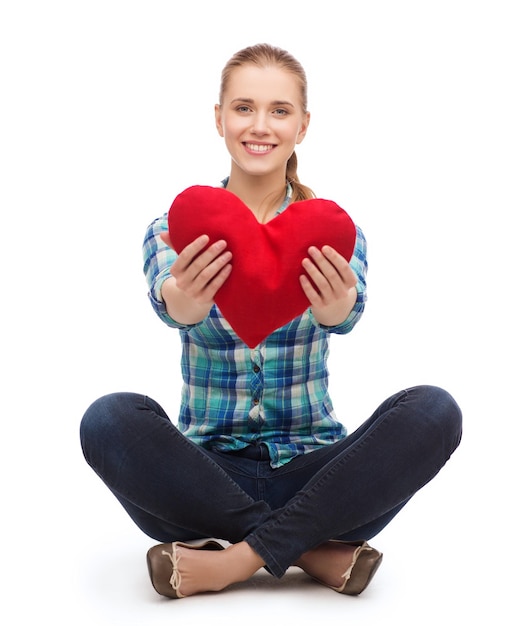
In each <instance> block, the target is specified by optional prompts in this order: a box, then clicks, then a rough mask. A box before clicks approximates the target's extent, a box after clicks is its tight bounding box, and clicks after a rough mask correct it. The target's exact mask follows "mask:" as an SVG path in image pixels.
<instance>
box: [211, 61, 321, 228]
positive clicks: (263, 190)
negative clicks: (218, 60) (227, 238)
mask: <svg viewBox="0 0 521 626" xmlns="http://www.w3.org/2000/svg"><path fill="white" fill-rule="evenodd" d="M246 94H247V95H246ZM215 121H216V126H217V130H218V132H219V134H220V135H221V137H224V141H225V143H226V147H227V149H228V152H229V153H230V156H231V158H232V165H231V172H230V177H229V180H228V184H227V189H228V190H229V191H231V192H232V193H234V194H235V195H237V196H239V197H245V198H246V203H247V204H248V205H249V206H250V208H251V210H252V211H253V212H254V213H255V215H256V217H257V219H258V220H259V221H260V222H263V223H265V222H267V221H268V220H269V219H271V218H272V217H273V216H274V215H275V212H276V210H277V208H278V207H279V205H280V202H281V200H282V199H283V197H282V198H281V190H282V191H283V193H285V185H286V179H287V172H286V167H287V163H288V161H289V159H290V157H291V156H292V154H293V153H294V149H295V145H296V144H299V143H300V142H301V141H302V140H303V139H304V137H305V136H306V131H307V128H308V125H309V113H308V112H307V111H306V105H305V102H304V101H303V99H302V88H301V86H300V81H299V80H298V78H297V77H295V75H294V74H291V73H289V72H288V71H287V70H286V69H283V68H281V67H279V66H277V65H268V66H267V67H258V66H256V65H251V64H248V65H244V66H241V67H238V68H236V69H235V70H234V72H233V73H232V74H231V75H229V76H228V78H227V81H226V83H225V85H224V86H223V89H222V91H221V102H220V103H219V104H218V105H216V106H215ZM252 179H253V181H255V182H258V183H260V184H255V182H254V184H253V185H252ZM267 198H269V200H268V201H267V200H266V199H267Z"/></svg>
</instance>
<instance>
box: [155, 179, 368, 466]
mask: <svg viewBox="0 0 521 626" xmlns="http://www.w3.org/2000/svg"><path fill="white" fill-rule="evenodd" d="M223 185H224V186H226V180H225V181H223ZM291 192H292V190H291V187H290V186H289V185H288V190H287V195H286V199H285V200H284V203H283V204H282V206H281V207H280V209H279V210H278V212H277V214H279V213H281V212H282V211H283V210H284V209H285V208H286V207H287V206H288V204H289V202H290V198H291ZM167 216H168V214H167V213H165V214H164V215H163V216H162V217H159V218H157V219H156V220H154V221H153V222H152V224H150V226H149V227H148V229H147V232H146V236H145V240H144V243H143V258H144V272H145V276H146V279H147V282H148V286H149V294H148V295H149V299H150V302H151V304H152V307H153V308H154V310H155V312H156V313H157V315H158V316H159V317H160V319H161V320H162V321H163V322H165V323H166V324H167V325H168V326H171V327H172V328H176V329H178V330H179V332H180V336H181V341H182V360H181V369H182V375H183V388H182V396H181V408H180V414H179V421H178V426H179V428H180V430H181V431H182V432H183V433H184V434H185V435H186V436H187V437H189V438H190V439H191V440H193V441H194V442H195V443H197V444H199V445H201V446H203V447H205V448H208V449H211V448H216V449H218V450H224V451H226V450H238V449H240V448H243V447H245V446H247V445H248V444H255V443H260V442H262V443H264V444H265V445H266V446H267V447H268V449H269V453H270V459H271V465H272V466H273V467H279V466H281V465H283V464H284V463H287V462H288V461H290V460H291V459H292V458H294V457H295V456H297V455H299V454H304V453H306V452H310V451H312V450H315V449H316V448H317V447H318V446H322V445H325V444H330V443H333V442H335V441H338V440H339V439H341V438H342V437H345V435H346V434H347V433H346V429H345V427H344V426H343V425H342V424H341V423H340V422H339V421H338V420H337V419H336V416H335V413H334V410H333V405H332V403H331V398H330V396H329V393H328V370H327V357H328V354H329V334H330V333H338V334H346V333H348V332H350V331H351V330H352V329H353V327H354V326H355V324H356V323H357V321H358V320H359V319H360V317H361V315H362V312H363V310H364V305H365V301H366V283H365V276H366V272H367V261H366V241H365V237H364V235H363V233H362V231H361V230H360V229H359V228H358V227H357V239H356V244H355V250H354V253H353V257H352V259H351V261H350V265H351V268H352V269H353V271H354V272H355V274H356V275H357V277H358V284H357V292H358V296H357V300H356V303H355V306H354V308H353V310H352V311H351V313H350V314H349V317H348V318H347V319H346V320H345V321H344V322H343V323H342V324H339V325H338V326H334V327H324V326H321V325H320V324H318V322H317V321H316V320H315V319H314V318H313V315H312V313H311V310H310V309H308V310H307V311H306V312H305V313H304V314H302V315H301V316H299V317H297V318H296V319H294V320H293V321H291V322H290V323H289V324H286V325H285V326H283V327H282V328H280V329H278V330H276V331H275V332H273V333H272V334H271V335H269V336H268V337H267V338H266V339H265V340H264V341H263V342H262V343H261V344H260V345H258V346H257V347H256V348H254V349H250V348H248V346H246V345H245V344H244V343H243V342H242V341H241V340H240V339H239V338H238V337H237V335H236V334H235V333H234V331H233V330H232V328H231V326H230V325H229V324H228V322H227V321H226V320H225V319H224V318H223V316H222V314H221V312H220V311H219V308H218V307H217V306H215V305H214V306H213V307H212V309H211V311H210V313H209V315H208V317H207V318H206V319H205V320H204V321H202V322H200V323H198V324H194V325H191V326H186V325H182V324H178V323H177V322H176V321H175V320H173V319H172V318H171V317H170V316H169V315H168V313H167V312H166V307H165V304H164V303H163V301H162V298H161V286H162V284H163V282H164V280H166V279H167V278H168V277H170V276H171V274H170V266H171V265H172V263H173V262H174V260H175V258H176V254H175V252H174V251H173V250H171V249H170V248H168V247H167V246H166V245H165V244H164V243H163V241H162V240H161V239H160V237H159V233H160V232H162V231H166V230H167V229H168V222H167Z"/></svg>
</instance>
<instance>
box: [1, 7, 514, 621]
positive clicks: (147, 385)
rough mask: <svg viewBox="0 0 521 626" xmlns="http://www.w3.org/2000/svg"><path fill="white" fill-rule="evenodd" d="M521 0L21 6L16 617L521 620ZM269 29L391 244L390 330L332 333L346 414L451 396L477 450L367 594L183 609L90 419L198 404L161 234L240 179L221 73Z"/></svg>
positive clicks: (10, 386)
mask: <svg viewBox="0 0 521 626" xmlns="http://www.w3.org/2000/svg"><path fill="white" fill-rule="evenodd" d="M517 8H518V3H517V2H514V1H512V2H507V1H502V0H495V1H493V2H492V1H480V0H475V1H473V2H471V1H464V0H452V1H446V0H438V1H437V2H430V1H426V2H422V1H420V0H416V1H412V0H411V1H405V0H399V1H396V2H393V1H371V0H369V1H366V2H351V1H347V2H342V3H341V2H338V3H334V2H316V1H311V2H307V1H305V0H299V1H297V2H291V1H286V2H280V1H279V2H273V1H271V0H264V1H263V2H256V3H240V2H228V1H224V0H223V1H221V2H210V1H207V2H190V3H188V2H173V1H172V2H166V1H156V0H148V1H147V2H144V1H141V2H136V1H132V0H127V1H126V2H123V1H117V0H105V1H103V2H101V1H98V0H91V1H90V2H74V1H72V0H70V1H68V2H66V1H62V2H59V1H57V0H54V1H53V0H50V1H48V2H36V1H32V2H31V1H23V0H19V1H16V2H15V1H12V2H4V3H2V5H1V9H0V59H1V61H0V63H1V75H0V79H1V83H0V84H1V90H2V95H1V99H0V107H1V116H0V125H1V136H0V158H1V163H0V165H1V169H0V176H1V187H0V194H1V198H0V202H1V218H0V219H1V223H2V231H1V236H2V246H1V249H0V254H1V265H0V267H1V271H2V277H1V278H2V292H3V300H2V302H3V304H2V324H1V331H0V332H1V346H2V348H1V354H2V388H3V394H2V400H3V401H2V418H3V419H2V424H3V428H2V432H3V434H2V436H1V438H0V442H1V443H0V463H1V466H0V469H1V477H2V495H1V501H2V511H3V512H2V515H1V520H2V521H1V523H2V533H1V542H2V545H1V546H0V548H1V549H0V562H1V564H2V572H3V584H2V589H3V591H2V596H3V600H2V602H1V603H0V614H3V613H5V615H10V617H9V619H8V621H7V622H5V621H4V620H3V621H4V623H9V624H18V623H20V624H22V623H23V624H28V623H31V621H38V622H40V621H41V620H42V619H43V618H50V619H63V620H69V621H70V623H74V624H87V623H89V624H90V623H95V624H118V625H119V624H125V625H127V624H147V625H148V624H163V623H164V624H171V623H182V624H192V623H194V624H195V623H200V622H201V621H202V622H204V621H206V620H212V621H213V622H214V623H225V622H226V623H232V624H233V623H242V622H243V621H245V620H247V621H248V622H250V623H255V624H257V623H258V624H264V623H266V622H267V621H268V620H269V621H273V620H281V619H286V618H285V617H284V615H285V612H288V616H289V615H290V613H291V615H292V616H294V617H292V619H293V618H296V619H299V618H302V619H303V618H309V619H313V620H315V619H316V620H318V619H328V618H329V619H338V618H341V619H342V620H343V621H344V620H347V621H350V620H351V619H353V620H356V622H357V623H358V624H376V623H378V622H382V621H384V620H385V622H387V623H389V622H390V623H398V622H400V623H402V624H418V623H422V624H438V623H440V622H442V621H443V623H446V624H453V623H459V622H462V621H463V620H464V623H472V622H473V621H475V619H476V618H478V617H479V618H481V619H483V620H484V623H485V622H486V623H488V622H491V621H494V622H496V623H498V624H501V625H506V624H518V623H519V619H520V610H519V608H518V602H517V597H516V594H517V589H518V586H519V585H518V583H519V571H518V560H519V556H520V551H519V547H518V532H519V514H518V512H517V511H518V505H519V476H520V469H519V453H518V449H519V446H518V437H519V418H520V410H519V405H518V402H517V400H518V388H519V349H520V344H519V297H518V288H519V280H518V274H519V269H520V262H519V248H518V239H519V235H518V213H519V209H520V208H521V202H520V200H521V194H520V184H519V183H520V171H521V169H520V166H521V157H520V145H521V132H520V131H521V127H520V115H519V111H521V93H520V69H521V68H520V58H521V45H520V37H519V33H520V28H521V21H520V19H519V15H518V11H517ZM263 41H267V42H269V43H272V44H275V45H279V46H281V47H283V48H286V49H288V50H289V51H290V52H292V53H293V54H294V55H295V56H296V57H297V58H298V59H299V60H300V61H301V62H302V64H303V65H304V67H305V69H306V70H307V74H308V79H309V108H310V110H311V119H312V122H311V126H310V130H309V132H308V136H307V138H306V140H305V141H304V143H303V144H302V145H301V146H299V149H298V156H299V162H300V166H299V174H300V178H301V180H302V181H303V182H305V183H306V184H308V185H309V186H311V187H312V188H313V189H314V190H315V192H316V193H317V194H318V195H319V196H321V197H325V198H330V199H334V200H335V201H337V202H338V203H339V204H341V205H342V206H343V207H344V208H346V209H347V210H348V212H349V213H350V214H351V216H352V217H353V218H354V219H355V221H356V222H357V223H359V224H360V226H362V228H363V229H364V231H365V234H366V236H367V238H368V241H369V254H370V255H369V262H370V273H369V298H370V299H369V302H368V305H367V309H366V314H365V317H364V319H363V320H362V322H361V323H360V324H359V326H358V327H357V329H356V331H355V332H354V333H352V335H350V336H348V337H343V338H337V337H335V338H334V339H333V341H332V355H331V359H330V364H331V388H332V394H333V399H334V401H335V405H336V409H337V413H338V414H339V416H340V417H341V418H342V419H343V421H344V422H345V423H346V425H347V426H348V428H349V429H350V430H352V429H353V428H354V427H356V426H357V425H358V423H360V422H361V421H362V420H363V419H364V418H365V417H367V416H368V414H369V413H370V412H372V410H373V409H374V408H375V407H376V406H377V404H378V403H379V402H380V401H381V400H383V399H384V398H385V397H386V396H388V395H389V394H391V393H393V392H394V391H396V390H398V389H399V388H400V387H403V386H410V385H414V384H417V383H424V382H425V383H432V384H437V385H441V386H444V387H446V388H447V389H448V390H449V391H450V392H451V393H452V394H453V395H454V396H455V397H456V399H457V400H458V401H459V403H460V405H461V407H462V409H463V413H464V420H465V422H464V439H463V443H462V445H461V447H460V448H459V449H458V451H457V452H456V454H455V455H454V457H453V459H452V460H451V461H450V462H449V464H448V465H447V467H446V468H444V470H443V471H442V472H441V473H440V475H439V476H438V477H437V478H436V480H435V481H433V482H432V483H431V484H429V485H428V486H427V487H426V488H425V489H424V490H423V491H422V492H420V493H419V494H418V495H417V496H416V498H415V499H414V500H413V501H412V502H411V503H410V504H409V505H408V507H406V509H404V511H403V512H402V513H401V514H400V516H399V517H398V518H397V519H396V520H395V521H394V522H393V524H392V525H390V526H389V527H388V528H387V529H385V530H384V531H383V532H382V533H381V535H380V536H379V537H378V538H376V539H375V540H373V544H374V545H375V546H376V547H379V548H381V549H383V550H384V552H385V553H386V557H385V561H384V565H383V566H382V568H381V570H380V572H379V573H378V575H377V577H376V578H375V581H374V582H373V584H372V586H371V588H370V589H369V590H368V591H367V592H366V594H365V595H364V596H361V597H360V598H359V599H356V600H354V599H350V598H346V597H343V596H339V595H338V594H334V593H333V592H331V591H329V590H327V589H324V588H318V587H317V586H316V585H312V584H309V583H308V581H307V580H304V579H302V578H301V577H299V576H296V578H295V577H293V578H292V576H288V578H287V581H286V582H284V581H282V583H275V582H273V581H268V580H266V579H265V577H263V576H262V574H261V575H260V576H259V579H258V580H259V582H255V581H252V582H251V583H250V584H249V585H245V586H243V587H241V588H239V589H237V590H235V591H229V592H227V593H225V594H219V595H218V596H215V595H206V596H204V597H203V596H201V597H199V598H191V599H187V600H183V601H182V602H175V603H172V602H162V601H161V599H160V598H159V597H158V596H156V595H155V593H154V592H153V590H152V588H151V587H150V585H149V582H148V579H147V574H146V569H145V562H144V554H145V551H146V549H147V548H148V547H149V546H150V545H152V543H153V542H151V541H150V540H149V539H148V538H146V537H143V536H142V535H141V534H140V532H139V531H138V530H137V529H136V528H135V527H134V526H133V524H132V523H131V522H130V520H129V519H128V518H127V517H126V515H125V514H124V512H123V511H122V510H121V507H120V506H119V504H118V503H117V502H116V501H115V499H114V498H113V497H112V496H111V494H110V493H109V492H108V490H107V489H106V488H105V487H104V486H103V485H102V483H101V482H100V481H99V479H98V478H97V477H96V476H95V475H94V473H93V472H92V471H91V470H90V469H89V468H88V467H87V465H86V464H85V462H84V461H83V457H82V455H81V450H80V446H79V440H78V426H79V421H80V419H81V416H82V414H83V412H84V410H85V409H86V407H87V406H88V404H89V403H90V402H91V401H92V400H94V399H95V398H96V397H98V396H99V395H101V394H103V393H107V392H111V391H119V390H130V391H138V392H142V393H146V394H148V395H151V396H152V397H154V398H156V399H157V400H158V401H159V402H160V403H162V404H163V406H164V407H165V408H166V409H167V410H168V411H169V413H170V414H171V415H172V416H173V417H174V418H175V415H176V412H177V406H178V397H179V396H178V394H179V383H180V380H179V341H178V337H177V334H176V333H175V331H171V330H168V329H167V328H166V327H163V326H162V325H161V323H160V322H159V320H158V319H157V318H156V317H155V316H154V314H153V312H152V309H151V308H150V306H149V304H148V301H147V298H146V285H145V281H144V277H143V275H142V270H141V241H142V237H143V234H144V230H145V228H146V226H147V224H148V223H149V222H150V221H152V219H154V218H155V217H156V216H158V215H160V214H162V213H163V212H164V211H166V210H167V209H168V208H169V206H170V203H171V201H172V200H173V198H174V197H175V195H177V193H179V192H180V191H182V190H183V189H184V188H186V187H187V186H189V185H192V184H217V183H218V182H219V180H220V179H221V178H223V177H224V176H225V175H226V174H227V173H228V167H229V159H228V155H227V153H226V151H225V147H224V144H223V143H222V139H221V138H220V137H218V135H217V132H216V131H215V129H214V120H213V105H214V103H215V102H216V99H217V93H218V89H219V76H220V71H221V69H222V66H223V65H224V64H225V62H226V61H227V59H228V58H229V57H230V56H231V55H232V54H233V53H234V52H235V51H236V50H238V49H240V48H242V47H244V46H246V45H250V44H253V43H258V42H263ZM263 584H265V585H266V589H258V588H257V586H261V587H262V585H263ZM281 590H284V591H285V593H280V591H281ZM304 592H305V593H304ZM2 619H3V618H2Z"/></svg>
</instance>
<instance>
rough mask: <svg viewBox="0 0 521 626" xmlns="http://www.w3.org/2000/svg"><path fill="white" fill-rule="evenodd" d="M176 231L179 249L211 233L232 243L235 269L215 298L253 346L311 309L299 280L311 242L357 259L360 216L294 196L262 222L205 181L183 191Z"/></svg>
mask: <svg viewBox="0 0 521 626" xmlns="http://www.w3.org/2000/svg"><path fill="white" fill-rule="evenodd" d="M168 229H169V233H170V239H171V241H172V244H173V246H174V249H175V250H176V251H177V252H180V251H181V250H182V249H183V248H184V247H185V246H186V245H187V244H189V243H190V242H192V241H193V240H194V239H196V238H197V237H199V236H200V235H203V234H206V235H208V236H209V237H210V242H212V243H213V242H215V241H217V240H218V239H224V240H226V241H227V243H228V249H229V250H230V251H231V252H232V254H233V258H232V264H233V269H232V272H231V274H230V276H229V277H228V279H227V280H226V282H225V283H224V285H223V286H222V287H221V288H220V289H219V291H218V293H217V294H216V296H215V302H216V304H217V305H218V307H219V308H220V310H221V312H222V314H223V316H224V317H225V318H226V319H227V320H228V322H229V324H230V325H231V327H232V328H233V329H234V330H235V332H236V333H237V335H238V336H239V337H240V338H241V339H242V340H243V341H244V343H246V345H248V346H249V347H250V348H254V347H255V346H257V345H258V344H259V343H260V342H261V341H262V340H263V339H265V338H266V337H267V336H268V335H269V334H270V333H272V332H273V331H274V330H276V329H277V328H280V327H281V326H284V324H287V323H288V322H290V321H291V320H293V319H294V318H295V317H297V316H299V315H301V314H302V313H303V312H304V311H305V310H306V309H307V308H308V307H309V301H308V299H307V298H306V296H305V294H304V292H303V290H302V287H301V286H300V281H299V276H300V275H301V274H302V273H303V271H304V270H303V268H302V265H301V262H302V259H304V258H305V257H306V256H308V248H309V247H310V246H317V247H318V248H321V247H322V246H324V245H326V244H328V245H330V246H332V247H333V248H335V249H336V250H337V251H338V252H339V253H340V254H341V255H342V256H344V257H345V258H346V259H348V260H349V259H350V258H351V255H352V254H353V249H354V245H355V239H356V229H355V225H354V224H353V221H352V220H351V218H350V217H349V215H348V214H347V213H346V212H345V211H344V210H343V209H341V208H340V207H339V206H338V205H337V204H335V203H334V202H332V201H330V200H321V199H318V198H315V199H312V200H303V201H300V202H294V203H293V204H290V205H289V206H288V207H287V208H286V209H285V210H284V211H283V212H282V213H281V214H280V215H277V216H276V217H274V218H273V219H272V220H270V221H269V222H268V223H267V224H261V223H259V222H258V221H257V218H256V217H255V215H254V214H253V213H252V211H250V209H249V208H248V207H247V206H246V205H245V204H244V203H243V202H242V201H241V200H240V199H239V198H238V197H237V196H235V195H234V194H233V193H231V192H230V191H227V190H226V189H223V188H220V187H205V186H194V187H189V188H188V189H186V190H185V191H183V192H181V193H180V194H179V195H178V196H177V198H176V199H175V200H174V202H173V203H172V206H171V208H170V211H169V214H168Z"/></svg>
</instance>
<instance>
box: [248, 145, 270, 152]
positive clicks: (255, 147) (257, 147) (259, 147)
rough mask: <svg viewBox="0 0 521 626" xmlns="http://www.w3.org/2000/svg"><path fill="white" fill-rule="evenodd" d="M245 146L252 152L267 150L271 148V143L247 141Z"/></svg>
mask: <svg viewBox="0 0 521 626" xmlns="http://www.w3.org/2000/svg"><path fill="white" fill-rule="evenodd" d="M246 147H247V148H248V150H253V152H268V150H271V149H272V148H273V146H272V145H271V144H269V145H266V144H263V145H259V144H256V143H247V144H246Z"/></svg>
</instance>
